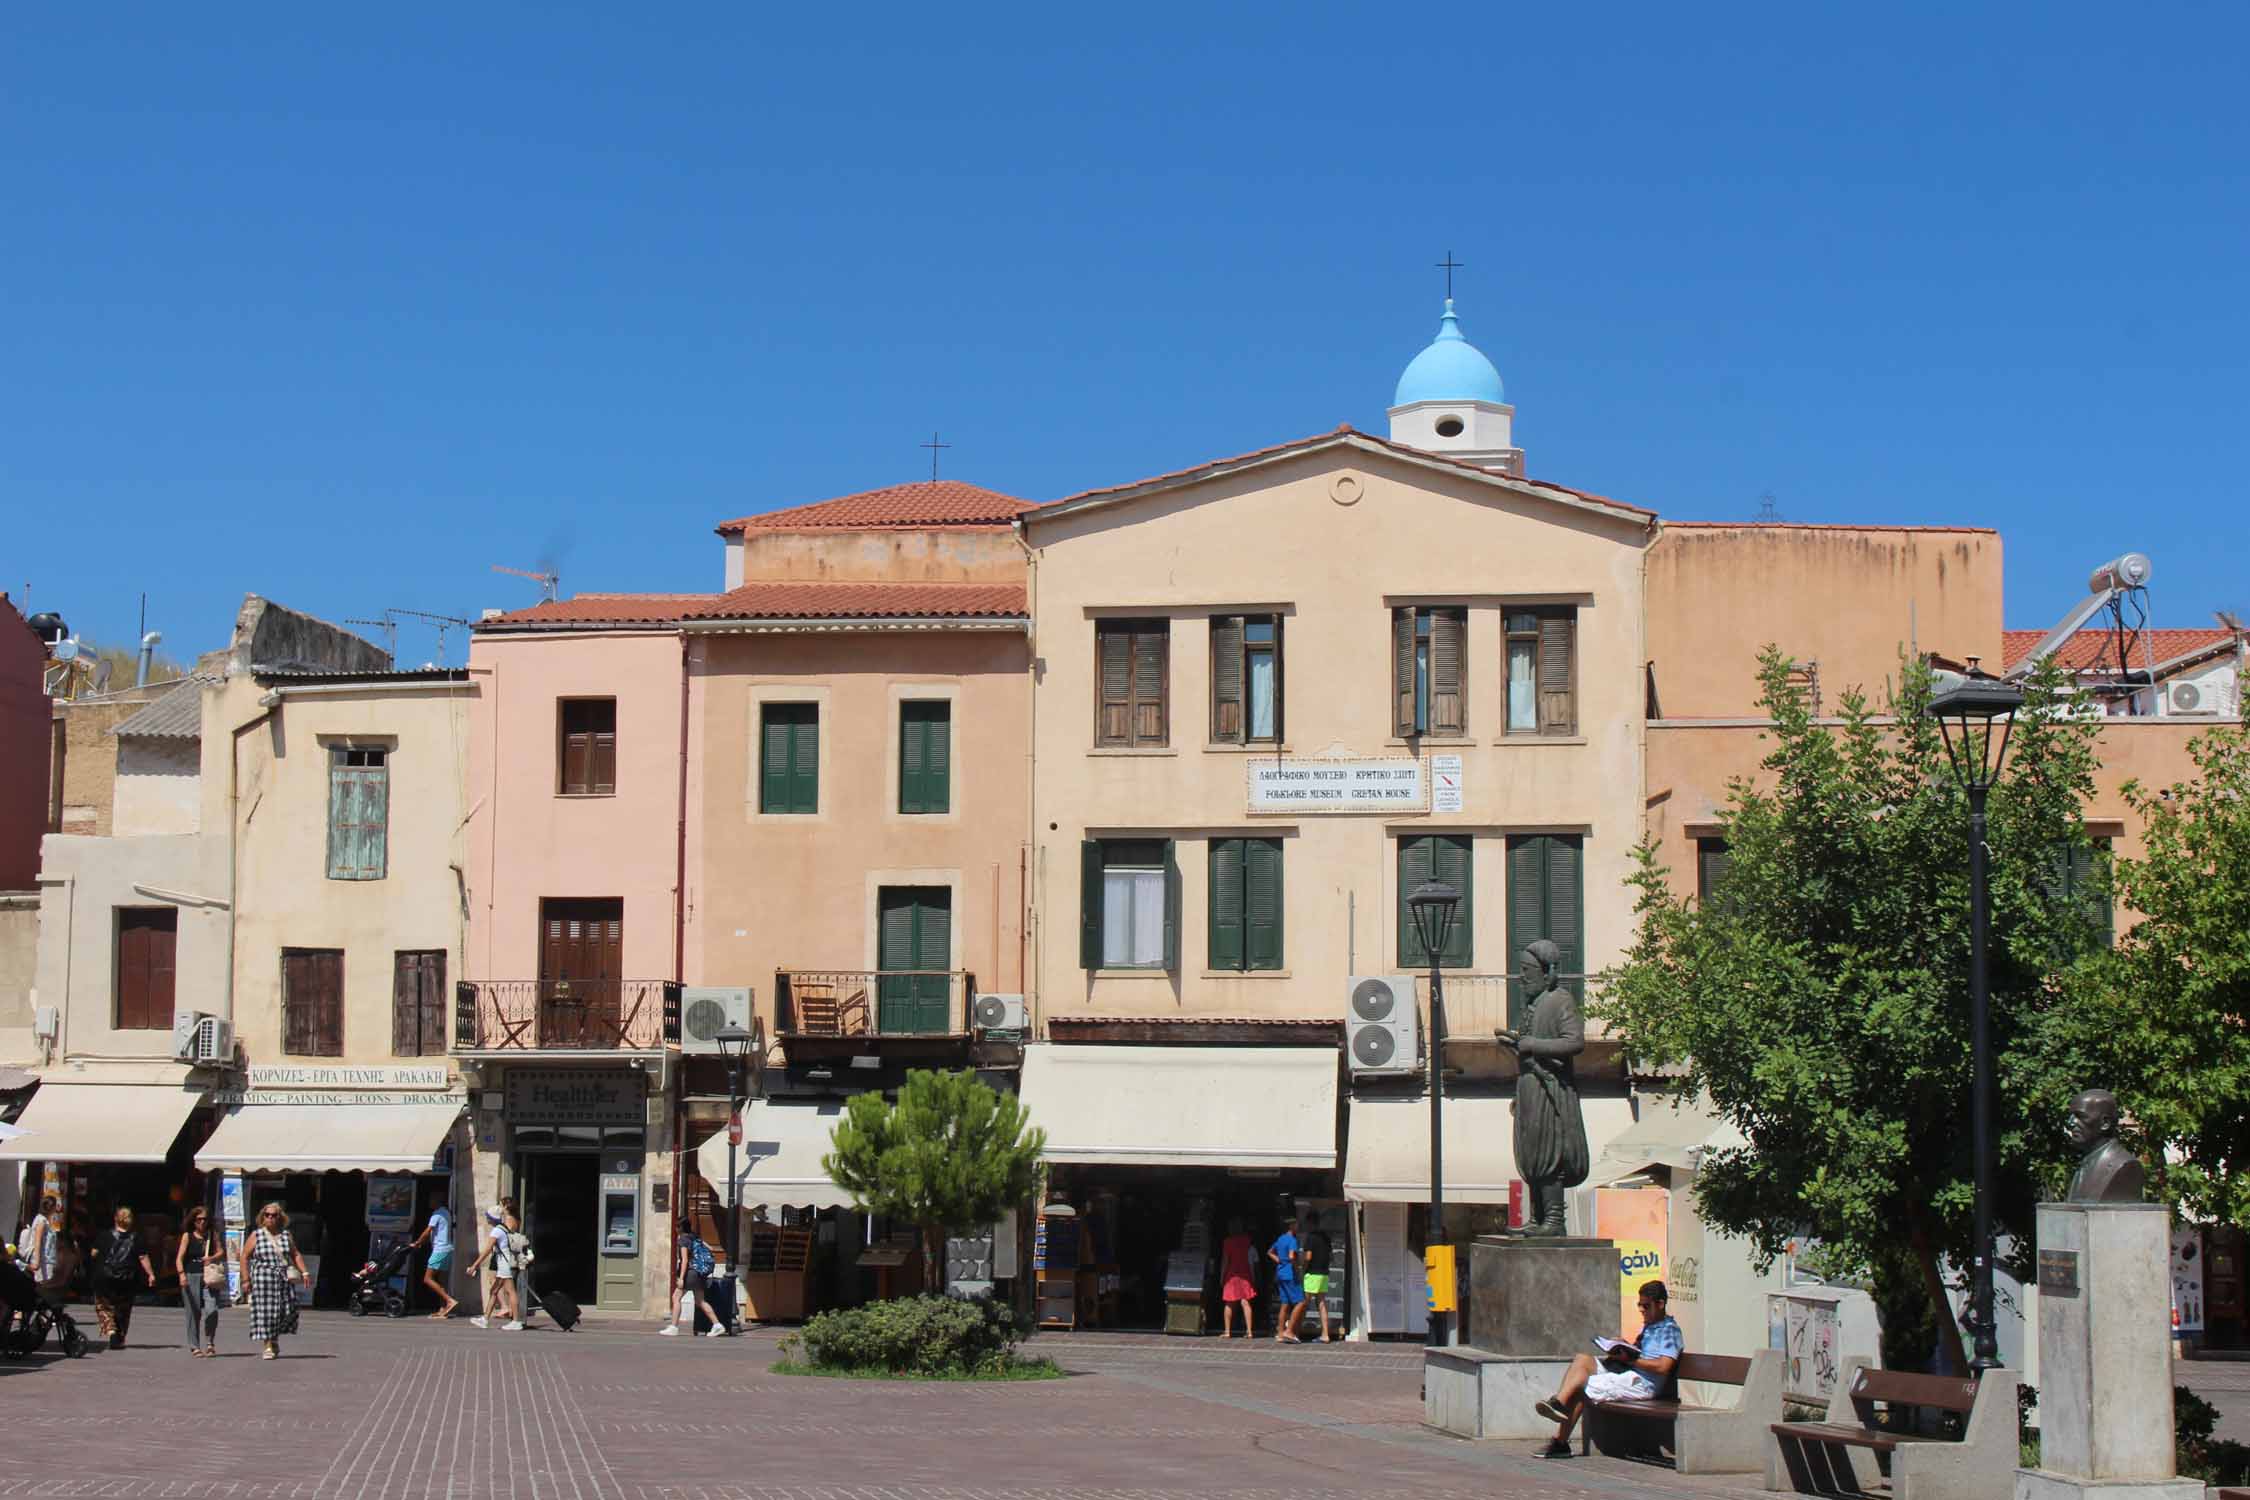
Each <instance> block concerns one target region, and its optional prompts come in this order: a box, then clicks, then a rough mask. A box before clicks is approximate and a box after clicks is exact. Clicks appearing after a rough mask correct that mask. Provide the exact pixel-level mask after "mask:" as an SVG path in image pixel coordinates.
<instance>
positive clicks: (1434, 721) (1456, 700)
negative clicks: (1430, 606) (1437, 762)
mask: <svg viewBox="0 0 2250 1500" xmlns="http://www.w3.org/2000/svg"><path fill="white" fill-rule="evenodd" d="M1468 635H1469V622H1468V612H1467V611H1466V610H1459V609H1435V610H1432V611H1430V733H1432V734H1435V735H1446V736H1454V737H1458V736H1460V735H1464V734H1466V733H1468V729H1469V711H1468V708H1469V706H1468V695H1467V690H1468V681H1467V674H1466V672H1465V671H1464V666H1465V662H1464V658H1465V657H1466V656H1467V654H1468Z"/></svg>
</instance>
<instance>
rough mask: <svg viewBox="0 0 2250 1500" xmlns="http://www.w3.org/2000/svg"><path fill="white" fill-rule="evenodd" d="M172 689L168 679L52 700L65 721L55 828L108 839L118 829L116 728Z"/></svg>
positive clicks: (57, 716)
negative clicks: (59, 823)
mask: <svg viewBox="0 0 2250 1500" xmlns="http://www.w3.org/2000/svg"><path fill="white" fill-rule="evenodd" d="M172 688H173V684H172V683H171V682H160V683H155V684H152V685H151V686H149V687H145V688H129V689H127V690H126V691H124V692H122V693H117V694H114V695H110V696H105V697H102V698H97V699H85V698H81V699H78V700H77V701H75V702H70V703H57V704H55V705H54V711H53V712H54V717H55V718H56V719H57V720H59V721H61V723H62V726H63V778H62V783H63V791H62V827H61V828H59V829H57V830H55V831H56V832H58V833H81V834H88V835H91V836H93V837H95V838H107V837H108V836H109V835H110V834H111V833H113V832H115V831H116V815H117V736H116V734H115V732H114V731H115V730H116V728H117V726H118V725H120V724H122V723H124V722H125V721H126V720H127V719H129V718H131V717H132V716H133V715H135V714H137V713H139V712H140V711H141V710H142V709H144V708H146V707H148V705H149V704H150V703H152V702H154V701H155V700H156V699H157V698H158V697H159V696H161V695H162V694H165V693H168V692H170V691H171V690H172Z"/></svg>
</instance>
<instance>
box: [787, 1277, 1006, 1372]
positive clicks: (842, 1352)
mask: <svg viewBox="0 0 2250 1500" xmlns="http://www.w3.org/2000/svg"><path fill="white" fill-rule="evenodd" d="M1022 1333H1023V1329H1022V1327H1021V1326H1020V1325H1019V1324H1018V1323H1017V1321H1016V1317H1015V1314H1014V1312H1013V1311H1012V1310H1010V1309H1009V1308H1008V1307H1006V1306H1004V1305H1003V1304H1001V1303H998V1302H976V1301H970V1300H968V1299H967V1298H963V1297H941V1296H936V1295H934V1294H924V1295H922V1296H919V1297H901V1298H898V1299H896V1300H894V1301H890V1302H870V1303H868V1304H867V1305H866V1306H864V1307H851V1308H844V1309H841V1310H839V1311H836V1312H824V1313H820V1314H818V1315H817V1316H815V1317H813V1318H811V1319H810V1320H808V1321H807V1322H806V1324H805V1326H804V1328H803V1329H802V1330H801V1331H800V1332H798V1333H797V1334H795V1335H793V1336H791V1337H790V1338H789V1339H787V1340H784V1341H783V1345H782V1351H781V1352H782V1353H783V1355H785V1356H787V1357H790V1358H794V1357H796V1356H797V1355H798V1353H799V1352H800V1351H801V1352H802V1353H803V1356H804V1358H805V1360H806V1361H807V1362H808V1363H810V1364H811V1365H813V1366H814V1367H815V1368H820V1369H832V1370H868V1371H884V1372H888V1373H891V1374H897V1375H949V1374H966V1373H982V1372H990V1373H994V1374H997V1373H1000V1372H1002V1371H1004V1370H1005V1369H1006V1368H1007V1365H1008V1363H1009V1359H1010V1356H1011V1355H1012V1354H1013V1353H1014V1350H1015V1346H1016V1340H1017V1339H1018V1338H1019V1337H1021V1335H1022Z"/></svg>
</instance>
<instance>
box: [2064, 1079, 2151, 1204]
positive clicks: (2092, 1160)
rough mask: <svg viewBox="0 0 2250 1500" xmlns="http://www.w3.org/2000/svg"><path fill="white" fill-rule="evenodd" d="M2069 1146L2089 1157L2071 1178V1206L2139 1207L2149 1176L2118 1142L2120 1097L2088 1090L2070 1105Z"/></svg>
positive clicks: (2106, 1090)
mask: <svg viewBox="0 0 2250 1500" xmlns="http://www.w3.org/2000/svg"><path fill="white" fill-rule="evenodd" d="M2063 1133H2064V1134H2065V1135H2066V1136H2067V1137H2069V1140H2070V1143H2071V1144H2072V1145H2073V1146H2076V1147H2077V1148H2078V1149H2079V1150H2080V1151H2083V1152H2084V1153H2086V1154H2085V1155H2084V1156H2083V1157H2081V1158H2080V1159H2079V1162H2078V1170H2077V1171H2075V1172H2073V1173H2071V1174H2070V1190H2069V1191H2068V1192H2067V1193H2065V1194H2064V1195H2063V1197H2064V1198H2065V1199H2066V1200H2067V1201H2069V1202H2071V1203H2138V1202H2140V1201H2141V1189H2142V1186H2143V1184H2144V1183H2145V1182H2146V1180H2147V1176H2148V1174H2147V1172H2146V1171H2145V1170H2144V1169H2143V1168H2142V1166H2141V1159H2140V1158H2139V1157H2137V1156H2135V1155H2134V1154H2133V1153H2132V1152H2131V1151H2129V1150H2127V1149H2126V1147H2125V1145H2124V1143H2123V1142H2122V1141H2120V1140H2118V1139H2117V1096H2116V1095H2115V1094H2113V1093H2111V1092H2110V1091H2109V1090H2108V1089H2086V1090H2084V1091H2083V1092H2081V1093H2079V1094H2078V1095H2077V1096H2076V1097H2075V1098H2073V1099H2072V1100H2071V1101H2070V1123H2069V1124H2068V1125H2066V1126H2064V1127H2063Z"/></svg>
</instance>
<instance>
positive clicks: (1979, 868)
mask: <svg viewBox="0 0 2250 1500" xmlns="http://www.w3.org/2000/svg"><path fill="white" fill-rule="evenodd" d="M2021 707H2023V692H2022V690H2021V689H2019V688H2017V687H2016V686H2015V685H2014V684H2012V683H2008V682H2003V681H2001V680H2000V679H1999V678H1997V677H1988V676H1986V675H1985V674H1984V673H1982V672H1980V671H1978V670H1977V669H1976V663H1975V662H1974V661H1973V660H1972V661H1971V662H1970V663H1969V670H1968V672H1967V673H1966V674H1962V673H1957V672H1940V673H1938V674H1937V687H1936V692H1935V693H1934V695H1933V696H1932V697H1931V699H1930V706H1929V710H1928V712H1929V715H1930V717H1931V718H1933V719H1936V720H1937V721H1938V732H1939V733H1940V734H1942V735H1943V736H1944V737H1945V754H1946V759H1947V760H1948V761H1949V762H1951V763H1952V766H1953V776H1954V779H1955V780H1956V781H1958V782H1960V783H1961V788H1962V790H1963V791H1965V792H1967V793H1968V796H1969V1026H1970V1038H1971V1042H1970V1045H1971V1048H1972V1051H1973V1053H1974V1057H1975V1072H1976V1079H1975V1083H1974V1084H1973V1085H1972V1087H1973V1089H1974V1090H1975V1092H1974V1095H1973V1096H1972V1097H1971V1099H1970V1101H1969V1129H1970V1141H1971V1144H1970V1149H1971V1151H1972V1152H1974V1154H1975V1157H1976V1247H1975V1262H1974V1265H1973V1267H1972V1271H1973V1276H1972V1280H1971V1282H1970V1289H1969V1321H1970V1325H1971V1327H1970V1332H1971V1333H1972V1334H1974V1336H1975V1338H1976V1352H1975V1353H1974V1354H1973V1355H1972V1356H1971V1357H1970V1360H1969V1368H1970V1369H1971V1370H1973V1371H1974V1372H1975V1373H1976V1374H1977V1375H1978V1376H1979V1377H1980V1378H1981V1377H1982V1376H1983V1374H1984V1372H1985V1371H1987V1370H1989V1369H1992V1368H1994V1367H1995V1366H1997V1365H1998V1364H1999V1363H2000V1342H1999V1332H1998V1330H1997V1329H1996V1328H1995V1327H1994V1325H1993V1320H1992V1254H1993V1249H1992V1001H1991V995H1990V982H1991V981H1990V972H1989V967H1988V960H1987V958H1986V954H1985V946H1986V943H1987V941H1988V940H1989V938H1990V932H1991V926H1992V897H1991V893H1990V891H1989V890H1987V889H1986V884H1985V859H1986V849H1985V822H1984V805H1985V796H1986V794H1987V793H1989V792H1990V791H1991V790H1992V787H1993V784H1994V783H1995V782H1997V781H1998V780H1999V779H2000V763H2001V762H2002V761H2003V760H2005V759H2006V758H2007V755H2008V735H2009V732H2010V730H2011V729H2012V728H2013V727H2014V724H2015V713H2016V710H2017V709H2019V708H2021ZM1995 726H1997V727H1998V734H1997V737H1995V734H1994V729H1995Z"/></svg>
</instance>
